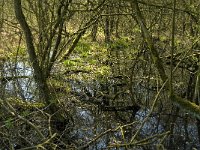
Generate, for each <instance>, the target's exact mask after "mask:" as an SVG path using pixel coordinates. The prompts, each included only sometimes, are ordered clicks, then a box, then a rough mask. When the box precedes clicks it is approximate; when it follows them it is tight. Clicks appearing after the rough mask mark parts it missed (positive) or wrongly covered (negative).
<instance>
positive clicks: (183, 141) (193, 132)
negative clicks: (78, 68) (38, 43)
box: [4, 62, 200, 150]
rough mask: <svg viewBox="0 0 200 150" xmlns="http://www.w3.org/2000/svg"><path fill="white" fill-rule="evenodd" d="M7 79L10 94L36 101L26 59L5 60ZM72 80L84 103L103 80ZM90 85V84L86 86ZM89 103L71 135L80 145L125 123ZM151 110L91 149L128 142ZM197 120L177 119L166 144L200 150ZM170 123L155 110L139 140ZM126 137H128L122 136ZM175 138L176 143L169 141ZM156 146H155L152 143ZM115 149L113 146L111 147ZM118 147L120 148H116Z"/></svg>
mask: <svg viewBox="0 0 200 150" xmlns="http://www.w3.org/2000/svg"><path fill="white" fill-rule="evenodd" d="M4 78H5V83H6V84H5V89H6V95H7V96H9V95H12V96H15V97H19V98H21V99H23V100H28V101H34V99H35V97H37V95H36V94H37V92H36V91H37V90H36V85H35V82H34V80H33V71H32V69H31V68H30V67H28V65H27V64H25V63H23V62H18V63H16V64H15V63H5V64H4ZM67 82H69V83H70V86H71V90H72V93H75V95H78V96H79V98H80V99H79V100H80V101H81V102H83V103H85V102H88V101H90V100H92V99H90V97H93V98H94V97H95V93H96V92H97V89H98V88H99V83H98V82H96V83H95V84H96V85H94V83H92V84H90V83H87V84H86V83H84V82H83V81H77V80H72V79H70V80H68V81H67ZM85 85H87V86H85ZM83 87H84V89H85V88H86V89H87V92H88V94H87V95H89V96H90V97H89V96H88V97H89V98H88V97H87V96H86V97H85V96H82V89H83ZM96 104H97V105H95V104H94V103H91V104H90V105H89V104H88V105H87V106H85V107H84V106H75V113H74V114H73V115H74V116H73V117H74V122H75V126H74V128H73V132H72V133H71V134H72V136H71V138H72V139H73V140H74V143H76V144H77V145H80V146H81V145H84V144H87V143H88V142H90V141H92V140H94V139H95V137H96V136H98V135H99V134H101V133H103V132H105V131H107V130H108V129H115V128H117V127H119V126H123V125H124V124H123V123H122V122H120V121H118V120H117V119H116V115H115V112H103V111H100V110H99V108H98V104H101V102H99V103H96ZM148 113H149V110H148V109H147V110H143V109H140V110H139V111H138V112H137V113H136V115H135V119H134V121H137V122H138V123H137V124H134V125H133V126H130V127H129V128H127V129H126V128H125V129H124V132H123V133H122V131H120V130H117V131H115V132H109V133H108V134H105V135H103V136H102V137H100V138H99V139H97V140H96V141H95V142H94V143H95V144H91V145H90V146H89V147H88V149H91V150H92V149H107V146H108V145H110V144H112V143H120V144H123V143H128V142H129V141H130V139H131V138H132V136H134V134H135V133H136V132H137V130H138V129H139V128H140V125H141V122H142V121H143V120H144V119H145V117H146V116H147V114H148ZM194 120H195V119H192V121H189V122H187V123H186V122H185V119H184V117H181V116H180V117H178V119H177V120H176V122H175V126H174V131H173V138H172V140H169V138H166V141H167V142H165V143H166V144H165V146H166V147H169V145H171V144H174V145H175V146H174V147H176V149H183V150H184V149H185V150H190V149H192V148H197V149H200V145H199V142H198V131H197V127H196V124H195V121H194ZM165 126H166V124H165V122H164V121H163V119H162V118H160V117H159V114H158V113H152V114H151V116H150V117H149V119H148V120H147V121H146V122H145V123H144V125H143V126H142V128H141V130H140V132H139V134H138V136H139V139H145V138H147V137H150V136H153V135H156V134H161V133H163V132H166V128H165ZM122 136H124V137H123V138H122ZM170 141H173V143H169V142H170ZM157 143H158V142H157V141H156V140H155V141H153V142H152V143H151V146H139V147H135V148H134V149H138V150H140V149H155V146H156V144H157ZM152 145H153V146H152ZM111 149H112V148H111ZM113 149H116V148H113ZM118 149H119V150H124V149H125V148H118Z"/></svg>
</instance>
